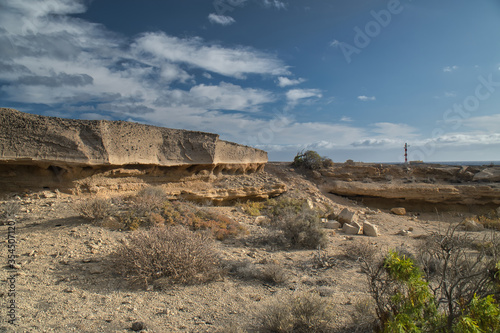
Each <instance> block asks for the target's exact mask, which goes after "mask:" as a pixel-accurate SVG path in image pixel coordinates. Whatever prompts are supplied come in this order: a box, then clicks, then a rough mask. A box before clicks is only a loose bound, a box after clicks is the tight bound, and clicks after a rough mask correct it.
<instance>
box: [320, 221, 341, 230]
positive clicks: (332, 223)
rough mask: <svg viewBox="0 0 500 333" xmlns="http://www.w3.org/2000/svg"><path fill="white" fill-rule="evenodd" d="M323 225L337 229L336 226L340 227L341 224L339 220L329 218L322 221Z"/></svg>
mask: <svg viewBox="0 0 500 333" xmlns="http://www.w3.org/2000/svg"><path fill="white" fill-rule="evenodd" d="M323 227H324V228H326V229H338V228H340V227H342V224H340V222H337V221H333V220H330V221H328V222H326V223H324V224H323Z"/></svg>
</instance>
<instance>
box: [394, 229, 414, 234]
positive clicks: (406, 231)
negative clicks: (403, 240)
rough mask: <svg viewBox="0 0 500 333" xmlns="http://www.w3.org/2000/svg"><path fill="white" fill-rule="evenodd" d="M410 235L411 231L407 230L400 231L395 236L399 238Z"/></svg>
mask: <svg viewBox="0 0 500 333" xmlns="http://www.w3.org/2000/svg"><path fill="white" fill-rule="evenodd" d="M410 234H411V231H409V230H404V229H401V230H399V231H398V232H397V233H396V235H399V236H410Z"/></svg>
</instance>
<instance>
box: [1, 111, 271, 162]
mask: <svg viewBox="0 0 500 333" xmlns="http://www.w3.org/2000/svg"><path fill="white" fill-rule="evenodd" d="M0 124H1V130H0V162H4V163H5V162H9V163H10V162H13V163H19V164H34V163H36V164H44V163H48V164H55V165H60V166H64V165H85V166H94V165H100V166H103V165H115V166H123V165H132V164H133V165H158V166H180V165H200V164H247V163H257V164H264V163H266V162H267V153H266V152H264V151H262V150H259V149H254V148H250V147H246V146H241V145H237V144H234V143H230V142H225V141H222V140H219V136H218V135H217V134H212V133H203V132H194V131H185V130H176V129H170V128H163V127H155V126H148V125H142V124H136V123H130V122H124V121H107V120H73V119H61V118H55V117H44V116H37V115H32V114H27V113H22V112H19V111H16V110H13V109H5V108H1V109H0Z"/></svg>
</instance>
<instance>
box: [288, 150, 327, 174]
mask: <svg viewBox="0 0 500 333" xmlns="http://www.w3.org/2000/svg"><path fill="white" fill-rule="evenodd" d="M292 165H293V166H295V167H299V168H305V169H310V170H318V169H321V168H325V167H330V166H332V165H333V162H332V160H331V159H329V158H327V157H322V156H320V155H319V154H318V153H317V152H315V151H314V150H307V151H306V152H304V151H301V152H298V153H297V155H296V156H295V158H294V159H293V163H292Z"/></svg>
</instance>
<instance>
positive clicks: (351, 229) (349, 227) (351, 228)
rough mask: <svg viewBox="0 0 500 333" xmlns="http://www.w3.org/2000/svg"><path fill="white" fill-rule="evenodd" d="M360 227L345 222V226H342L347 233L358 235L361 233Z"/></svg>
mask: <svg viewBox="0 0 500 333" xmlns="http://www.w3.org/2000/svg"><path fill="white" fill-rule="evenodd" d="M359 229H360V228H359V225H357V226H354V225H351V224H349V223H344V226H343V227H342V230H344V232H345V233H346V234H347V235H357V234H358V233H359Z"/></svg>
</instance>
